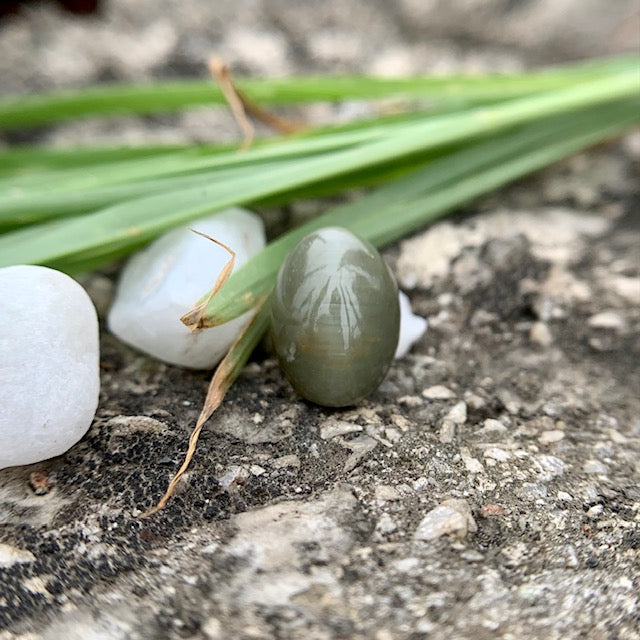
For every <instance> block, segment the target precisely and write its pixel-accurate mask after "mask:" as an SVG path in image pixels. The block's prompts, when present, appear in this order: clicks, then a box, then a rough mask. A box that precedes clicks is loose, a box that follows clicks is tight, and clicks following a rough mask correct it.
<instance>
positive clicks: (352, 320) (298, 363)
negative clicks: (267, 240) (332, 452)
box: [271, 227, 400, 407]
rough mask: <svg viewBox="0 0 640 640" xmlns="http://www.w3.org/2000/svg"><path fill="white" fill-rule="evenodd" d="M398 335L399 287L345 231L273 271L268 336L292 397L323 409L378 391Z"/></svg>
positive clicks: (321, 237)
mask: <svg viewBox="0 0 640 640" xmlns="http://www.w3.org/2000/svg"><path fill="white" fill-rule="evenodd" d="M399 330H400V308H399V304H398V288H397V285H396V283H395V280H394V278H393V276H392V274H391V272H390V270H389V267H388V266H387V264H386V263H385V261H384V260H383V259H382V257H381V256H380V254H379V253H378V252H377V251H376V249H375V248H374V247H373V246H371V244H369V243H368V242H366V241H365V240H362V239H360V238H358V237H357V236H355V235H354V234H353V233H351V232H350V231H347V230H346V229H342V228H339V227H327V228H325V229H320V230H318V231H315V232H313V233H311V234H309V235H308V236H306V237H305V238H303V239H302V240H301V241H300V243H299V244H298V245H297V246H296V247H295V248H294V249H293V250H292V251H291V253H290V254H289V256H288V257H287V259H286V260H285V261H284V263H283V264H282V266H281V268H280V271H279V273H278V281H277V284H276V289H275V292H274V295H273V297H272V304H271V335H272V339H273V344H274V347H275V350H276V354H277V356H278V359H279V361H280V365H281V367H282V369H283V371H284V373H285V375H286V376H287V378H288V379H289V381H290V382H291V384H292V385H293V387H294V388H295V389H296V391H297V392H298V393H299V394H300V395H301V396H302V397H303V398H306V399H307V400H311V401H312V402H315V403H317V404H321V405H325V406H330V407H343V406H348V405H352V404H355V403H357V402H358V401H359V400H362V399H363V398H364V397H366V396H367V395H369V394H370V393H371V392H372V391H374V390H375V389H377V388H378V386H379V385H380V383H381V382H382V380H383V378H384V376H385V375H386V373H387V370H388V369H389V365H390V364H391V361H392V360H393V355H394V353H395V349H396V346H397V344H398V333H399Z"/></svg>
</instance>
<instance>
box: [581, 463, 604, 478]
mask: <svg viewBox="0 0 640 640" xmlns="http://www.w3.org/2000/svg"><path fill="white" fill-rule="evenodd" d="M582 470H583V471H584V472H585V473H595V474H599V475H604V474H606V473H607V471H608V469H607V466H606V465H604V464H602V462H600V461H599V460H587V461H586V462H585V463H584V464H583V465H582Z"/></svg>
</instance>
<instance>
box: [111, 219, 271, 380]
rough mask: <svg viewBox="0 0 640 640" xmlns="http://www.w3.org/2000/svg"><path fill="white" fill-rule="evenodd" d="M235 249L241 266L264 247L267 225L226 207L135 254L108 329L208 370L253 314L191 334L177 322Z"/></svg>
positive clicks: (154, 352) (164, 356)
mask: <svg viewBox="0 0 640 640" xmlns="http://www.w3.org/2000/svg"><path fill="white" fill-rule="evenodd" d="M191 229H195V230H197V231H200V232H202V233H205V234H207V235H209V236H211V237H212V238H215V239H216V240H219V241H220V242H222V243H224V244H226V245H227V246H229V247H230V248H231V249H233V250H234V251H235V252H236V268H238V267H239V266H240V265H242V264H243V263H245V262H246V261H247V260H248V259H249V258H250V257H251V256H253V255H254V254H255V253H257V252H258V251H260V250H261V249H262V248H263V247H264V245H265V235H264V226H263V224H262V221H261V220H260V218H259V217H258V216H256V215H255V214H253V213H251V212H249V211H246V210H244V209H238V208H234V209H227V210H225V211H221V212H219V213H216V214H214V215H212V216H209V217H207V218H202V219H200V220H196V221H194V222H192V223H191V224H190V225H189V226H188V227H187V226H185V227H182V228H179V229H174V230H173V231H169V232H168V233H166V234H165V235H163V236H161V237H160V238H158V239H157V240H156V241H155V242H153V243H152V244H151V245H149V246H148V247H147V248H146V249H143V250H142V251H140V252H139V253H137V254H136V255H134V256H133V257H132V258H131V259H130V260H129V262H128V263H127V265H126V266H125V268H124V270H123V272H122V275H121V277H120V282H119V283H118V288H117V291H116V296H115V300H114V303H113V306H112V307H111V310H110V312H109V316H108V325H109V329H110V330H111V331H112V332H113V333H114V334H115V335H116V336H118V338H120V339H121V340H122V341H123V342H126V343H127V344H130V345H131V346H133V347H136V348H137V349H139V350H140V351H143V352H144V353H146V354H148V355H150V356H153V357H154V358H157V359H158V360H163V361H164V362H168V363H170V364H174V365H178V366H181V367H188V368H192V369H210V368H212V367H213V366H214V365H215V364H216V363H217V362H218V361H219V360H220V359H221V358H222V357H223V356H224V354H225V353H226V352H227V350H228V348H229V347H230V345H231V343H232V342H233V340H234V338H235V337H236V336H237V334H238V332H239V331H240V330H241V329H242V327H243V326H244V325H245V324H246V322H247V320H248V318H249V317H250V313H249V314H245V315H244V316H241V317H240V318H236V319H235V320H233V321H231V322H228V323H227V324H224V325H222V326H219V327H213V328H209V329H204V330H202V331H197V332H192V331H190V330H189V329H187V327H185V326H184V324H182V322H180V318H181V316H183V315H184V314H185V313H186V312H187V311H189V310H190V309H191V308H192V307H193V306H194V304H195V303H196V301H197V300H198V299H199V298H200V296H202V295H203V294H204V293H206V292H207V291H208V290H209V289H211V287H212V286H213V285H214V283H215V282H216V279H217V277H218V274H219V273H220V271H221V270H222V269H223V267H224V265H225V264H226V263H227V261H228V260H229V257H230V256H229V254H228V253H227V251H225V250H224V249H223V248H222V247H220V246H218V245H216V244H214V243H213V242H211V241H210V240H207V239H206V238H203V237H202V236H199V235H197V234H195V233H193V232H192V231H191Z"/></svg>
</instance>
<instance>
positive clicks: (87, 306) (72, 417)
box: [0, 265, 100, 469]
mask: <svg viewBox="0 0 640 640" xmlns="http://www.w3.org/2000/svg"><path fill="white" fill-rule="evenodd" d="M0 300H1V301H2V302H1V303H0V327H2V330H1V331H0V407H1V410H0V469H3V468H4V467H11V466H16V465H23V464H32V463H34V462H40V461H41V460H46V459H48V458H52V457H54V456H58V455H60V454H62V453H64V452H65V451H66V450H67V449H69V448H70V447H72V446H73V445H74V444H75V443H76V442H78V440H80V438H82V436H83V435H84V434H85V433H86V432H87V430H88V429H89V426H90V425H91V421H92V420H93V417H94V415H95V412H96V408H97V406H98V396H99V393H100V369H99V345H98V318H97V315H96V311H95V309H94V306H93V303H92V302H91V300H90V298H89V296H88V295H87V293H86V292H85V290H84V289H83V288H82V287H81V286H80V285H79V284H78V283H77V282H76V281H75V280H73V279H72V278H70V277H69V276H67V275H65V274H64V273H61V272H59V271H55V270H53V269H47V268H45V267H37V266H31V265H19V266H13V267H5V268H3V269H0Z"/></svg>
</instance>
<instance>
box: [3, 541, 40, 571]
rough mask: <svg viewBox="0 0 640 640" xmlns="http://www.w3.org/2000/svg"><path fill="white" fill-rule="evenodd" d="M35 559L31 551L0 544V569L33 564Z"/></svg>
mask: <svg viewBox="0 0 640 640" xmlns="http://www.w3.org/2000/svg"><path fill="white" fill-rule="evenodd" d="M35 559H36V557H35V556H34V555H33V553H31V551H27V550H26V549H18V548H17V547H13V546H11V545H10V544H1V543H0V567H11V566H12V565H14V564H20V563H23V562H33V561H34V560H35Z"/></svg>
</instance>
